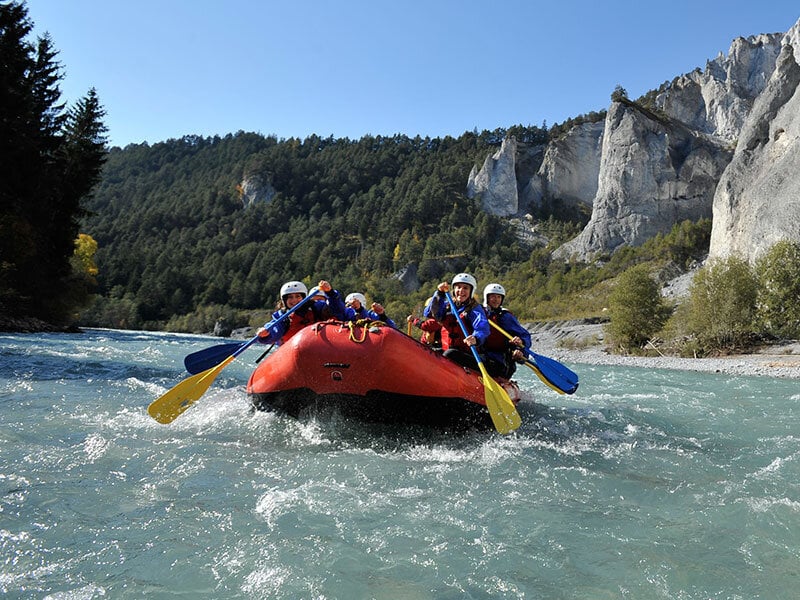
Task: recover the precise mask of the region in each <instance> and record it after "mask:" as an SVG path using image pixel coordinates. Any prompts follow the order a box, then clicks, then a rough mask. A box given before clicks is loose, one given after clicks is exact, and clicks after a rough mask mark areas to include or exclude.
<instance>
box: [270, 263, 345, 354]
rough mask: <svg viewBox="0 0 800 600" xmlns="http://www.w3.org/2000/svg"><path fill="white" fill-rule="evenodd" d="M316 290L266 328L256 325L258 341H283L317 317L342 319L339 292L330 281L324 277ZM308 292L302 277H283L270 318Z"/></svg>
mask: <svg viewBox="0 0 800 600" xmlns="http://www.w3.org/2000/svg"><path fill="white" fill-rule="evenodd" d="M317 288H318V289H319V291H318V292H317V297H316V299H314V300H310V301H309V302H308V303H307V304H305V305H303V306H302V307H300V309H299V310H297V311H296V312H293V313H292V314H291V315H289V317H288V318H286V319H282V320H281V321H279V322H277V323H275V325H273V326H272V327H270V328H269V329H264V328H263V327H260V328H259V329H258V331H257V332H256V334H257V335H258V341H259V342H260V343H262V344H278V345H281V344H283V343H285V342H287V341H288V340H289V339H290V338H291V337H292V336H293V335H295V334H296V333H297V332H298V331H300V330H301V329H303V328H304V327H307V326H308V325H311V324H312V323H317V322H319V321H327V320H328V319H339V320H340V321H344V320H346V319H345V306H344V301H342V296H341V294H339V292H338V291H337V290H334V289H333V288H332V287H331V284H330V283H328V282H327V281H325V280H324V279H323V280H322V281H320V282H319V283H318V284H317ZM307 295H308V288H307V287H306V285H305V284H304V283H303V282H302V281H287V282H286V283H284V284H283V285H282V286H281V300H280V302H279V303H278V310H276V311H275V312H274V313H272V318H273V320H274V319H277V318H279V317H280V316H281V315H283V314H285V313H286V311H288V310H291V309H292V308H294V307H295V306H296V305H297V303H298V302H300V301H301V300H302V299H303V298H305V297H306V296H307Z"/></svg>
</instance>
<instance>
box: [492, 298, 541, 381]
mask: <svg viewBox="0 0 800 600" xmlns="http://www.w3.org/2000/svg"><path fill="white" fill-rule="evenodd" d="M505 297H506V289H505V288H504V287H503V286H502V285H500V284H499V283H490V284H489V285H487V286H486V287H485V288H483V308H484V310H485V311H486V317H487V318H488V319H489V320H490V321H492V322H493V323H494V324H495V325H497V326H499V327H500V328H501V329H503V330H504V331H506V332H507V333H508V334H509V335H511V336H513V337H512V338H511V339H508V338H507V337H506V336H504V335H503V334H502V333H500V332H499V331H497V329H495V328H494V327H491V326H490V327H491V331H490V332H489V337H488V339H487V340H486V343H485V344H484V345H483V352H484V355H485V357H486V363H485V366H486V371H487V372H488V373H489V375H491V376H492V377H503V378H505V379H511V376H512V375H513V374H514V372H515V371H516V370H517V362H522V361H523V360H524V359H525V357H526V356H527V354H528V353H529V352H530V350H531V334H530V332H529V331H528V330H527V329H525V328H524V327H523V326H522V325H521V324H520V322H519V321H518V320H517V318H516V317H515V316H514V315H513V314H512V313H511V312H510V311H509V310H507V309H505V308H503V301H504V300H505Z"/></svg>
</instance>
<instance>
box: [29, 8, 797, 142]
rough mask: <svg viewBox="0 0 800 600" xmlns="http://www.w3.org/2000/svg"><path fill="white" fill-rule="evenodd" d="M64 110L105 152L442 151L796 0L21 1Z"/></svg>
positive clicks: (693, 49) (697, 63)
mask: <svg viewBox="0 0 800 600" xmlns="http://www.w3.org/2000/svg"><path fill="white" fill-rule="evenodd" d="M28 13H29V17H30V18H31V20H32V21H33V22H34V24H35V29H34V35H36V36H38V35H41V34H42V33H44V32H45V31H48V32H49V33H50V35H51V37H52V38H53V43H54V46H55V48H56V49H58V50H59V57H58V58H59V60H60V62H61V63H62V65H63V67H64V75H65V78H64V80H63V81H62V84H61V90H62V93H63V99H64V100H66V101H67V102H68V103H70V104H72V103H74V102H75V100H77V99H78V98H80V97H82V96H84V95H85V94H86V92H87V91H88V90H89V88H90V87H95V88H96V89H97V92H98V95H99V97H100V101H101V103H102V104H103V106H104V107H105V109H106V111H107V113H108V114H107V116H106V124H107V125H108V127H109V134H108V137H109V141H110V143H111V144H112V145H118V146H125V145H126V144H129V143H140V142H143V141H147V142H149V143H155V142H160V141H164V140H166V139H169V138H177V137H181V136H183V135H188V134H198V135H203V136H210V135H215V134H219V135H225V134H227V133H235V132H237V131H239V130H244V131H254V132H258V133H261V134H264V135H270V134H275V135H277V136H278V137H279V138H289V137H300V138H304V137H306V136H308V135H310V134H312V133H316V134H318V135H320V136H323V137H327V136H328V135H333V136H334V137H337V138H340V137H349V138H351V139H355V138H360V137H361V136H363V135H366V134H372V135H393V134H395V133H402V134H407V135H410V136H414V135H417V134H419V135H421V136H423V137H424V136H426V135H428V136H431V137H441V136H444V135H452V136H458V135H460V134H462V133H463V132H465V131H471V130H473V129H475V128H477V129H478V130H483V129H495V128H497V127H509V126H512V125H516V124H522V125H541V124H542V122H543V121H546V122H547V124H548V125H552V124H554V123H556V122H561V121H563V120H565V119H567V118H569V117H574V116H577V115H580V114H583V113H587V112H590V111H593V110H602V109H604V108H607V106H608V104H609V102H610V95H611V92H612V91H613V90H614V87H615V86H616V85H617V84H620V85H622V86H623V87H624V88H625V89H626V90H627V91H628V94H629V95H630V96H631V97H632V98H634V97H638V96H639V95H641V94H643V93H644V92H646V91H648V90H650V89H652V88H655V87H657V86H658V85H660V84H661V83H662V82H663V81H665V80H671V79H672V78H673V77H675V76H676V75H680V74H682V73H686V72H689V71H691V70H692V69H694V68H695V67H701V68H705V64H706V60H708V59H711V58H713V57H715V56H716V55H717V54H718V53H719V52H720V51H722V52H723V53H725V54H727V52H728V49H729V47H730V43H731V41H732V40H733V39H734V38H735V37H738V36H745V37H746V36H749V35H754V34H758V33H772V32H785V31H786V30H788V29H789V28H790V27H791V26H792V25H794V24H795V22H796V21H797V20H798V19H799V18H800V4H799V3H798V1H797V0H792V1H791V2H789V1H784V0H761V1H758V2H757V1H753V0H749V1H742V0H708V1H706V0H664V1H661V2H647V1H643V0H604V1H588V0H560V1H555V2H554V1H552V0H548V1H540V0H481V1H473V0H404V1H402V2H398V1H393V2H388V1H382V0H347V1H343V2H334V1H332V0H297V1H286V0H283V1H281V2H275V1H273V0H135V1H134V0H124V1H123V0H28Z"/></svg>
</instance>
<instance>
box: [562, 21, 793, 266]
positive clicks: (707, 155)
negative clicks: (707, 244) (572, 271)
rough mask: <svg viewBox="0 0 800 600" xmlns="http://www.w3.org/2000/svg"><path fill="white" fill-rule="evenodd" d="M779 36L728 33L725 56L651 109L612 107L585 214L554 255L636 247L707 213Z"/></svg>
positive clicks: (583, 256)
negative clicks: (595, 185)
mask: <svg viewBox="0 0 800 600" xmlns="http://www.w3.org/2000/svg"><path fill="white" fill-rule="evenodd" d="M795 27H797V26H795ZM794 35H797V34H796V33H795V34H794ZM787 36H788V34H787ZM782 38H784V36H782V35H781V34H764V35H758V36H752V37H750V38H746V39H745V38H737V39H736V40H734V41H733V43H732V44H731V47H730V51H729V54H728V56H727V57H725V56H723V55H721V54H720V56H718V57H717V58H716V59H714V60H712V61H709V62H708V63H707V65H706V69H705V71H702V72H701V71H700V70H699V69H697V70H695V71H693V72H692V73H689V74H687V75H684V76H681V77H678V78H677V79H675V81H673V82H672V84H670V85H668V86H666V88H665V89H664V90H663V91H662V92H661V93H660V94H659V95H658V96H657V97H656V100H655V106H656V109H657V110H656V112H651V111H649V110H647V109H642V108H637V107H636V106H634V105H633V104H632V103H630V102H622V103H615V104H612V107H611V108H610V109H609V112H608V116H607V118H606V123H605V132H604V137H603V146H602V159H601V164H600V174H599V178H598V182H599V183H598V189H597V194H596V196H595V198H594V202H593V207H592V217H591V219H590V221H589V223H588V225H587V226H586V228H585V229H584V231H582V232H581V233H580V235H578V237H576V238H575V239H573V240H571V241H570V242H568V243H567V244H565V245H564V246H562V247H561V248H559V249H558V250H557V251H556V252H555V253H554V257H555V258H558V259H563V260H568V259H574V260H581V261H586V260H591V259H592V258H593V257H595V256H598V255H600V254H604V253H609V252H613V251H614V250H615V249H616V248H618V247H619V246H621V245H632V246H636V245H640V244H642V243H643V242H644V241H646V240H647V239H649V238H650V237H653V236H654V235H655V234H656V233H666V232H668V231H669V230H670V229H671V228H672V226H673V225H674V224H676V223H679V222H680V221H682V220H685V219H690V220H697V219H699V218H701V217H710V216H712V213H713V214H714V218H716V211H715V210H712V206H713V205H714V194H715V192H716V189H717V184H718V182H719V180H720V177H721V176H722V173H723V171H724V169H725V167H726V166H727V164H728V162H729V161H730V160H731V157H732V148H733V145H734V143H735V141H736V140H737V139H738V138H739V135H740V134H741V133H742V129H743V127H744V124H745V121H746V120H747V119H748V115H750V113H751V111H752V110H753V105H754V103H755V102H756V99H757V98H758V97H759V94H761V93H762V91H763V90H764V89H765V87H766V85H767V81H768V80H770V77H771V75H772V73H773V72H774V71H775V68H776V67H775V65H776V60H777V57H778V55H779V53H780V52H781V44H782V43H783V40H782ZM720 244H721V245H723V244H724V242H720Z"/></svg>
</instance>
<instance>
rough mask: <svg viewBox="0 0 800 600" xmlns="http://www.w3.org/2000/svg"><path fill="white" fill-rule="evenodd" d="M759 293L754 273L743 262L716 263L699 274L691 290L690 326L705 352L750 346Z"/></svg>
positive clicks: (689, 303) (689, 302) (736, 260)
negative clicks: (748, 344)
mask: <svg viewBox="0 0 800 600" xmlns="http://www.w3.org/2000/svg"><path fill="white" fill-rule="evenodd" d="M757 290H758V283H757V281H756V277H755V275H754V273H753V270H752V269H751V268H750V265H749V264H748V263H747V262H746V261H744V260H742V259H740V258H736V257H731V258H727V259H723V260H717V261H714V262H713V263H711V264H709V265H706V266H705V267H703V268H702V269H700V270H699V271H698V272H697V275H695V277H694V279H693V280H692V284H691V286H690V288H689V300H688V323H687V326H688V330H689V332H690V333H691V334H693V335H694V336H696V338H697V340H698V343H699V344H700V347H701V348H702V349H704V350H706V351H715V350H717V351H718V350H733V349H736V348H741V347H743V346H745V345H747V343H748V342H749V341H750V339H751V337H752V335H753V333H754V331H755V328H754V321H755V315H756V294H757Z"/></svg>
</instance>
